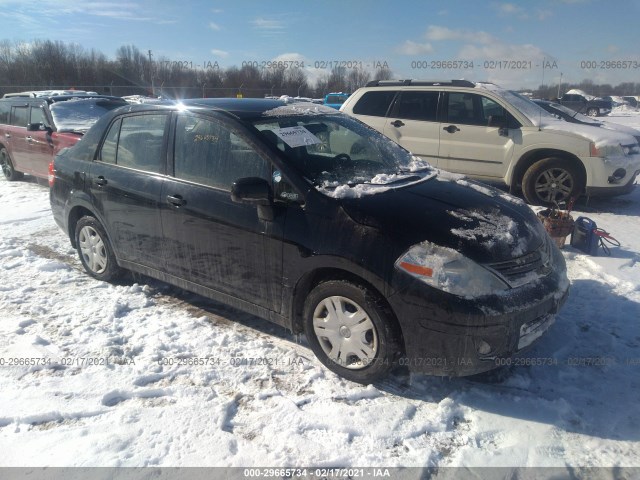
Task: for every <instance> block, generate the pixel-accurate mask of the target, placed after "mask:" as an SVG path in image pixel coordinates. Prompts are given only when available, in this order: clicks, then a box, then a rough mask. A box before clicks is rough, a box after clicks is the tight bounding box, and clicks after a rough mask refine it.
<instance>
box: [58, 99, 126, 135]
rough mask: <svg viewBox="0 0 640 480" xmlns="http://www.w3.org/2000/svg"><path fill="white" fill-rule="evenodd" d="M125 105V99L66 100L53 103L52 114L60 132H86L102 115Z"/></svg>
mask: <svg viewBox="0 0 640 480" xmlns="http://www.w3.org/2000/svg"><path fill="white" fill-rule="evenodd" d="M124 105H127V102H125V101H124V100H122V101H118V100H111V99H102V100H66V101H64V102H56V103H54V104H53V105H51V116H52V117H53V121H54V123H55V125H56V129H57V130H58V131H59V132H64V131H68V132H86V131H87V130H89V128H91V126H92V125H93V124H94V123H96V122H97V121H98V119H99V118H100V117H101V116H102V115H104V114H105V113H107V112H108V111H110V110H113V109H114V108H118V107H122V106H124Z"/></svg>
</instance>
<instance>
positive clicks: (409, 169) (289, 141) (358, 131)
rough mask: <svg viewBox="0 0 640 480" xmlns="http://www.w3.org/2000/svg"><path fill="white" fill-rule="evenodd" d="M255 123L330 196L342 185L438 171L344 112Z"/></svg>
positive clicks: (417, 176) (403, 178) (395, 179)
mask: <svg viewBox="0 0 640 480" xmlns="http://www.w3.org/2000/svg"><path fill="white" fill-rule="evenodd" d="M254 126H255V127H256V128H257V129H258V130H259V131H260V132H261V134H262V135H263V136H264V138H265V139H266V140H267V141H268V142H269V143H271V144H273V145H275V146H276V147H277V148H278V149H279V150H280V151H282V152H283V153H284V154H285V156H286V157H287V160H288V161H289V164H290V165H291V166H293V167H294V168H295V169H296V170H298V172H299V173H300V174H301V175H302V176H303V177H304V178H305V179H307V181H309V182H311V183H312V184H313V185H315V186H316V188H318V189H319V190H322V191H324V192H325V193H328V194H330V195H332V192H333V193H335V192H336V191H337V192H343V191H344V189H341V188H340V187H344V186H347V187H348V188H353V187H355V186H356V185H369V186H374V187H380V186H385V185H390V184H397V183H400V184H402V183H407V182H411V181H415V180H421V179H423V178H424V177H425V176H426V175H432V174H433V173H434V170H433V168H432V167H431V166H430V165H429V163H428V162H427V161H425V160H422V159H420V158H419V157H416V156H414V155H412V154H411V153H410V152H408V151H406V150H405V149H403V148H402V147H400V146H399V145H397V144H396V143H394V142H392V141H391V140H389V139H388V138H387V137H385V136H383V135H382V134H381V133H379V132H377V131H376V130H373V129H372V128H369V127H367V126H366V125H364V124H362V123H360V122H359V121H357V120H355V119H352V118H350V117H347V116H346V115H341V114H337V115H314V116H295V117H276V118H269V119H268V120H267V119H265V120H259V121H256V122H254ZM333 196H337V195H333Z"/></svg>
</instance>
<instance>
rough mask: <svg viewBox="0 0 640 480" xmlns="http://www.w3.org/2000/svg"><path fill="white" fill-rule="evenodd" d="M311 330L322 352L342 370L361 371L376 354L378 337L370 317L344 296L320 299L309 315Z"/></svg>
mask: <svg viewBox="0 0 640 480" xmlns="http://www.w3.org/2000/svg"><path fill="white" fill-rule="evenodd" d="M313 330H314V332H315V334H316V337H317V338H318V341H319V342H320V346H321V347H322V350H323V351H324V353H326V354H327V356H328V357H329V358H330V359H331V360H332V361H334V362H335V363H337V364H338V365H340V366H342V367H344V368H348V369H351V370H359V369H362V368H365V367H367V366H368V365H370V364H371V363H372V362H373V361H374V359H375V357H376V354H377V352H378V334H377V333H376V329H375V327H374V325H373V322H372V321H371V318H369V315H368V314H367V312H365V311H364V309H363V308H362V307H360V305H358V304H357V303H355V302H354V301H352V300H350V299H348V298H346V297H341V296H334V297H327V298H325V299H324V300H322V301H321V302H320V303H319V304H318V305H317V306H316V309H315V311H314V312H313Z"/></svg>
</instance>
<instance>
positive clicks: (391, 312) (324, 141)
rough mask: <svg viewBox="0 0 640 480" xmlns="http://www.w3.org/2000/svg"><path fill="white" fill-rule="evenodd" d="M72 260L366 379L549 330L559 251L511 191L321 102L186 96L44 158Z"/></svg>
mask: <svg viewBox="0 0 640 480" xmlns="http://www.w3.org/2000/svg"><path fill="white" fill-rule="evenodd" d="M50 178H51V184H52V188H51V206H52V209H53V214H54V217H55V220H56V222H57V223H58V225H59V226H60V227H61V228H62V229H63V231H64V232H65V233H66V234H67V235H68V236H69V238H70V240H71V243H72V245H73V246H74V247H75V248H76V249H77V250H78V254H79V256H80V260H81V262H82V264H83V266H84V268H85V269H86V271H87V272H88V273H89V274H90V275H92V276H93V277H95V278H97V279H100V280H106V281H108V280H112V279H113V278H115V277H116V276H117V275H119V274H120V273H121V272H122V270H123V269H127V270H131V271H134V272H140V273H143V274H146V275H149V276H151V277H155V278H158V279H160V280H163V281H166V282H169V283H172V284H174V285H177V286H179V287H182V288H185V289H188V290H191V291H194V292H197V293H199V294H202V295H205V296H208V297H210V298H212V299H215V300H218V301H221V302H224V303H227V304H230V305H232V306H234V307H236V308H238V309H241V310H244V311H247V312H250V313H253V314H256V315H259V316H261V317H263V318H266V319H268V320H270V321H272V322H275V323H277V324H280V325H283V326H285V327H287V328H290V329H291V330H292V331H294V332H302V331H304V332H305V334H306V336H307V338H308V340H309V344H310V346H311V348H312V350H313V351H314V353H315V354H316V356H317V357H318V358H319V359H320V361H321V362H322V363H324V364H325V365H326V366H327V367H328V368H330V369H331V370H333V371H334V372H336V373H338V374H339V375H341V376H343V377H345V378H348V379H350V380H353V381H357V382H363V383H368V382H372V381H374V380H376V379H379V378H380V377H381V376H383V375H385V374H386V373H387V372H388V371H389V369H390V368H391V367H392V366H393V365H394V364H396V363H400V364H406V365H408V366H409V367H410V368H411V369H412V370H413V371H420V372H426V373H430V374H435V375H445V376H455V375H469V374H473V373H478V372H482V371H486V370H489V369H492V368H494V367H496V366H498V365H500V364H503V363H504V359H505V358H508V357H510V356H511V355H513V354H514V353H516V352H518V351H521V350H522V349H524V348H526V347H528V346H529V345H530V344H531V343H532V342H534V341H535V340H537V339H538V338H539V337H540V336H541V335H542V334H543V333H544V332H545V330H547V329H548V327H549V326H550V325H551V324H552V322H553V319H554V314H555V313H556V312H557V311H558V309H559V308H560V306H561V304H562V302H563V301H564V299H565V298H566V295H567V292H568V289H569V282H568V280H567V276H566V268H565V263H564V259H563V257H562V254H561V253H560V251H559V250H558V248H557V247H556V246H555V245H554V244H553V242H551V241H550V239H549V237H548V235H547V234H546V232H545V231H544V229H543V228H542V225H541V223H540V222H539V221H538V220H537V218H536V217H535V215H534V214H533V212H532V211H531V210H530V209H529V207H527V206H526V205H525V204H524V203H522V202H521V201H520V200H517V199H515V198H513V197H510V196H509V195H507V194H505V193H503V192H500V191H498V190H493V189H491V188H489V187H486V186H484V185H481V184H478V183H475V182H471V181H468V180H466V179H464V178H462V177H459V176H452V175H450V174H446V173H444V172H440V171H438V170H435V169H433V168H432V167H431V166H430V165H429V164H428V163H426V162H424V161H422V160H421V159H419V158H417V157H415V156H413V155H411V153H409V152H407V151H406V150H404V149H402V148H401V147H399V146H398V145H397V144H395V143H393V142H392V141H390V140H389V139H387V138H386V137H384V136H383V135H381V134H379V133H378V132H376V131H375V130H373V129H371V128H369V127H367V126H365V125H364V124H362V123H360V122H359V121H357V120H355V119H353V118H350V117H348V116H346V115H344V114H342V113H340V112H338V111H336V110H334V109H331V108H326V107H323V106H319V105H315V104H286V103H284V102H281V101H275V100H236V99H233V100H231V99H227V100H191V101H184V102H183V103H177V104H171V105H138V106H130V107H125V108H121V109H118V110H114V111H113V112H110V113H109V114H107V115H105V116H104V117H102V118H101V119H100V121H98V123H97V124H96V125H95V126H94V127H93V128H92V129H91V130H90V131H89V132H88V133H87V134H86V135H85V136H84V138H83V139H82V141H81V142H79V143H78V144H77V145H76V146H75V147H73V148H71V149H68V150H66V151H64V152H63V153H61V154H60V155H59V156H58V157H57V158H56V159H55V162H54V163H53V164H52V166H51V176H50Z"/></svg>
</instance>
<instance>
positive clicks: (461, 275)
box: [395, 242, 509, 298]
mask: <svg viewBox="0 0 640 480" xmlns="http://www.w3.org/2000/svg"><path fill="white" fill-rule="evenodd" d="M395 267H396V268H397V269H399V270H402V271H404V272H406V273H408V274H409V275H411V276H413V277H415V278H417V279H419V280H422V281H423V282H424V283H426V284H427V285H431V286H432V287H435V288H437V289H439V290H442V291H444V292H448V293H452V294H454V295H458V296H461V297H466V298H474V297H480V296H482V295H490V294H492V293H497V292H501V291H504V290H507V289H508V288H509V286H508V285H507V284H506V283H505V282H503V281H502V280H500V279H499V278H498V277H497V276H495V275H494V274H493V273H491V272H490V271H489V270H487V269H486V268H484V267H482V266H480V265H478V264H477V263H476V262H474V261H473V260H470V259H468V258H467V257H465V256H464V255H462V254H461V253H460V252H457V251H456V250H453V249H451V248H445V247H440V246H438V245H434V244H432V243H430V242H422V243H420V244H418V245H414V246H413V247H411V248H410V249H409V250H408V251H407V252H406V253H405V254H404V255H402V256H401V257H400V258H399V259H398V260H397V261H396V263H395Z"/></svg>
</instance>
